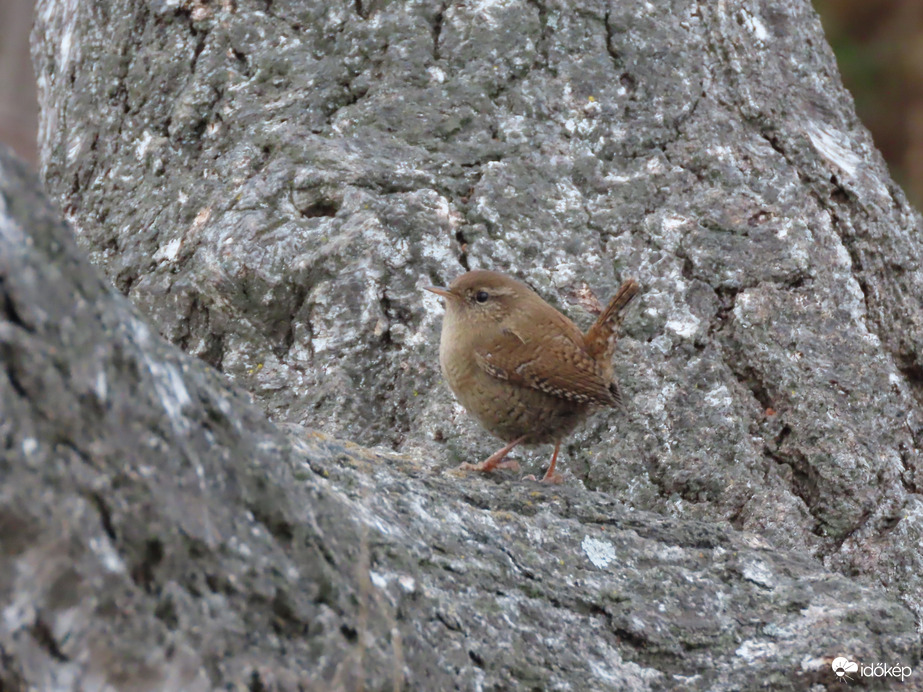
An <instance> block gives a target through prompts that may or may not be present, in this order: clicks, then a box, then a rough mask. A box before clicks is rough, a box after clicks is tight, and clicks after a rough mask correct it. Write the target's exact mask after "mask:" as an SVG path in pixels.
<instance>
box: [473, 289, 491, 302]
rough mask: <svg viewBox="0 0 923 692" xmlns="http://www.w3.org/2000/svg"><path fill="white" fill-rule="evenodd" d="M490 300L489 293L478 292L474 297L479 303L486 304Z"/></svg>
mask: <svg viewBox="0 0 923 692" xmlns="http://www.w3.org/2000/svg"><path fill="white" fill-rule="evenodd" d="M488 298H490V296H489V295H488V294H487V291H478V292H477V295H475V296H474V299H475V300H476V301H477V302H479V303H486V302H487V299H488Z"/></svg>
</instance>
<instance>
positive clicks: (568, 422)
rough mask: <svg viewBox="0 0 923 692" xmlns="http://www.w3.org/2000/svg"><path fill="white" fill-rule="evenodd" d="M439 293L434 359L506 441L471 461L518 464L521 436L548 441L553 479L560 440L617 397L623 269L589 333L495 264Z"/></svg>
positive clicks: (631, 285)
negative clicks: (514, 455) (510, 457)
mask: <svg viewBox="0 0 923 692" xmlns="http://www.w3.org/2000/svg"><path fill="white" fill-rule="evenodd" d="M426 290H428V291H432V292H433V293H436V294H438V295H440V296H442V297H443V298H445V303H446V305H445V308H446V309H445V317H444V318H443V321H442V338H441V340H440V344H439V363H440V365H441V366H442V372H443V375H444V376H445V379H446V381H447V382H448V383H449V387H450V388H451V389H452V392H454V394H455V396H456V398H457V399H458V401H459V403H461V405H462V406H464V407H465V409H466V410H467V411H468V413H470V414H472V415H473V416H474V417H475V418H477V420H478V421H479V422H480V423H481V425H482V426H483V427H484V428H486V429H487V430H488V431H489V432H491V433H492V434H493V435H495V436H496V437H499V438H500V439H501V440H503V441H504V442H506V443H507V444H506V446H505V447H503V448H502V449H500V450H498V451H497V452H496V453H494V454H492V455H491V456H490V457H488V458H487V459H485V460H484V461H482V462H481V463H479V464H462V465H461V467H460V468H462V469H466V470H473V471H483V472H488V471H493V470H494V469H497V468H514V469H515V468H518V467H519V465H518V464H517V463H516V462H515V461H505V460H504V459H505V457H506V455H507V454H509V452H510V451H511V450H512V449H513V448H514V447H516V445H519V444H530V445H531V444H545V443H554V454H553V455H552V457H551V464H550V465H549V467H548V471H547V472H546V473H545V476H544V477H543V478H542V482H544V483H560V482H561V480H562V477H561V476H560V474H557V473H555V463H556V462H557V459H558V450H559V449H560V447H561V441H562V440H563V439H564V438H565V437H567V435H569V434H570V433H571V432H572V431H573V429H574V428H575V427H576V426H577V425H578V424H580V423H581V422H582V421H583V420H584V419H585V418H586V417H587V416H588V415H589V414H590V413H591V412H592V411H593V410H595V409H598V408H601V407H605V406H618V405H619V404H620V403H621V396H620V394H619V388H618V384H617V383H616V381H615V377H614V372H613V368H612V355H613V353H614V351H615V341H616V328H617V327H618V325H619V324H620V322H621V312H622V310H623V309H624V308H625V306H626V305H628V303H629V302H630V301H631V299H632V298H634V297H635V295H637V293H638V284H637V282H636V281H634V280H633V279H628V280H627V281H625V282H624V283H623V284H622V286H621V287H620V288H619V290H618V292H616V294H615V296H614V297H613V298H612V300H610V301H609V304H608V305H607V306H606V309H605V310H603V311H602V313H601V314H600V315H599V317H598V318H597V320H596V322H595V323H594V324H593V326H592V327H590V328H589V329H588V330H587V332H586V333H583V332H582V331H581V330H580V328H579V327H578V326H577V325H576V324H574V323H573V322H572V321H571V320H570V319H568V318H567V317H566V316H564V315H562V314H561V313H560V312H558V311H557V310H555V309H554V308H553V307H552V306H551V305H549V304H548V303H546V302H545V301H544V300H542V299H541V297H539V295H538V294H537V293H536V292H535V291H533V290H532V289H531V288H529V287H528V286H526V285H525V284H524V283H521V282H519V281H516V280H515V279H513V278H511V277H509V276H506V275H505V274H500V273H498V272H492V271H484V270H475V271H470V272H467V273H466V274H462V275H461V276H459V277H458V278H457V279H455V281H453V282H452V284H451V285H450V286H449V287H448V288H441V287H438V286H429V287H427V289H426Z"/></svg>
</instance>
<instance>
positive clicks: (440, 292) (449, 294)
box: [423, 286, 455, 299]
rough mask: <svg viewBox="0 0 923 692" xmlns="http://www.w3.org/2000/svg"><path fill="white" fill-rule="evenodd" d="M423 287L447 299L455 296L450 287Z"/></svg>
mask: <svg viewBox="0 0 923 692" xmlns="http://www.w3.org/2000/svg"><path fill="white" fill-rule="evenodd" d="M423 288H424V289H425V290H427V291H429V292H430V293H435V294H436V295H437V296H442V297H443V298H446V299H448V298H454V297H455V296H454V294H453V293H452V292H451V291H449V289H447V288H442V287H441V286H424V287H423Z"/></svg>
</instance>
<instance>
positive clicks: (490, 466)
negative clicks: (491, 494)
mask: <svg viewBox="0 0 923 692" xmlns="http://www.w3.org/2000/svg"><path fill="white" fill-rule="evenodd" d="M458 469H459V470H460V471H480V472H481V473H490V472H491V471H495V470H496V469H509V470H510V471H518V470H519V462H518V461H514V460H513V459H506V460H504V461H495V462H493V463H491V459H485V460H484V461H482V462H481V463H480V464H468V463H465V464H461V465H460V466H459V467H458Z"/></svg>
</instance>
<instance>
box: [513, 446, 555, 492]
mask: <svg viewBox="0 0 923 692" xmlns="http://www.w3.org/2000/svg"><path fill="white" fill-rule="evenodd" d="M560 448H561V440H558V441H557V442H555V443H554V454H552V455H551V466H549V467H548V470H547V471H546V472H545V475H544V476H542V483H554V484H555V485H557V484H558V483H563V482H564V476H562V475H561V474H560V473H555V472H554V465H555V464H556V463H557V461H558V450H559V449H560ZM522 480H524V481H537V480H538V479H537V478H536V477H535V476H533V475H532V474H529V475H528V476H526V477H525V478H523V479H522Z"/></svg>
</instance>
